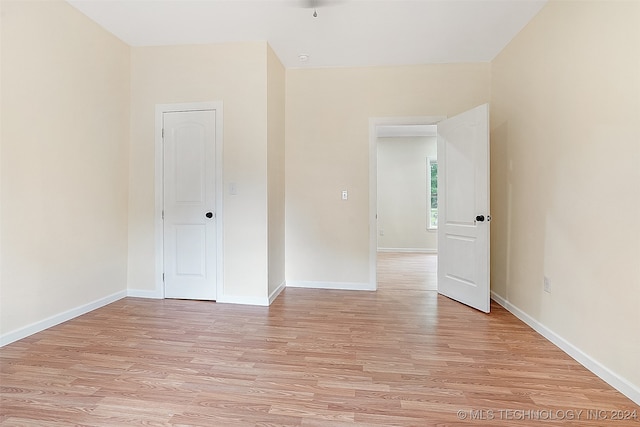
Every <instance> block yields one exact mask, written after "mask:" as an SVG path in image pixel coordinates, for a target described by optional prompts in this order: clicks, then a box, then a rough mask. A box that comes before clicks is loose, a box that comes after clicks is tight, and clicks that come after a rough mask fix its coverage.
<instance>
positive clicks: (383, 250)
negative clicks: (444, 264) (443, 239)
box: [378, 248, 438, 254]
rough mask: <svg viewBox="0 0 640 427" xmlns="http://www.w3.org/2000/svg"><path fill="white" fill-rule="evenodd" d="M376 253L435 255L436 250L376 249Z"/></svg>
mask: <svg viewBox="0 0 640 427" xmlns="http://www.w3.org/2000/svg"><path fill="white" fill-rule="evenodd" d="M378 252H400V253H418V254H437V253H438V250H437V249H424V248H378Z"/></svg>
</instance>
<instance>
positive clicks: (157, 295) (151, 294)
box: [127, 289, 164, 299]
mask: <svg viewBox="0 0 640 427" xmlns="http://www.w3.org/2000/svg"><path fill="white" fill-rule="evenodd" d="M127 296H128V297H135V298H150V299H163V298H164V295H162V291H160V292H158V291H156V290H153V291H149V290H147V289H127Z"/></svg>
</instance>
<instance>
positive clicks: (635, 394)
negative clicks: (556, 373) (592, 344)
mask: <svg viewBox="0 0 640 427" xmlns="http://www.w3.org/2000/svg"><path fill="white" fill-rule="evenodd" d="M491 299H493V300H494V301H495V302H497V303H498V304H500V305H501V306H502V307H504V308H505V309H506V310H507V311H509V312H510V313H511V314H513V315H514V316H516V317H517V318H518V319H520V320H522V321H523V322H524V323H526V324H527V325H528V326H530V327H531V328H532V329H533V330H534V331H536V332H538V333H539V334H540V335H542V336H543V337H545V338H546V339H548V340H549V341H551V342H552V343H553V344H555V345H556V346H557V347H559V348H560V349H561V350H562V351H564V352H565V353H567V354H568V355H569V356H571V357H572V358H574V359H575V360H576V361H577V362H578V363H580V364H581V365H582V366H584V367H585V368H587V369H588V370H590V371H591V372H593V373H594V374H595V375H596V376H598V377H599V378H600V379H602V380H603V381H605V382H606V383H608V384H609V385H610V386H611V387H613V388H615V389H616V390H618V391H619V392H620V393H622V394H624V395H625V396H627V397H628V398H629V399H631V400H632V401H633V402H635V403H636V404H637V405H640V387H638V386H636V385H634V384H632V383H631V382H629V381H627V380H626V379H625V378H623V377H621V376H620V375H618V374H616V373H615V372H613V371H611V370H610V369H609V368H607V367H606V366H604V365H603V364H602V363H600V362H598V361H597V360H595V359H593V358H592V357H591V356H589V355H588V354H586V353H585V352H583V351H582V350H580V349H579V348H578V347H576V346H574V345H573V344H571V343H570V342H569V341H567V340H565V339H564V338H562V337H561V336H560V335H558V334H556V333H555V332H553V331H552V330H551V329H549V328H547V327H546V326H544V325H543V324H542V323H540V322H538V321H537V320H536V319H534V318H533V317H531V316H529V315H528V314H527V313H525V312H524V311H522V310H520V309H519V308H518V307H516V306H515V305H513V304H511V303H510V302H509V301H507V300H506V299H504V298H503V297H501V296H500V295H498V294H496V293H495V292H491Z"/></svg>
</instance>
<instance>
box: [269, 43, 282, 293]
mask: <svg viewBox="0 0 640 427" xmlns="http://www.w3.org/2000/svg"><path fill="white" fill-rule="evenodd" d="M284 94H285V70H284V67H283V66H282V63H281V62H280V60H279V59H278V57H277V56H276V54H275V53H274V52H273V50H272V49H271V47H269V46H267V183H268V196H267V202H268V205H269V206H268V216H269V224H268V226H269V247H268V251H269V252H268V257H269V295H272V294H273V292H275V291H276V290H278V288H279V287H280V286H281V285H282V286H284V281H285V276H284V262H285V258H284V257H285V253H284V239H285V229H284V174H285V165H284Z"/></svg>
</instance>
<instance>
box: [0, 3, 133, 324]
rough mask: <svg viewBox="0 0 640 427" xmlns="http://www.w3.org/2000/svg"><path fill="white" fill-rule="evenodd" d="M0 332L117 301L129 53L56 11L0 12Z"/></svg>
mask: <svg viewBox="0 0 640 427" xmlns="http://www.w3.org/2000/svg"><path fill="white" fill-rule="evenodd" d="M1 31H2V47H1V49H2V82H1V85H2V98H1V99H2V146H1V151H2V155H1V157H2V196H1V197H2V199H1V201H0V202H1V206H2V207H1V209H2V222H1V227H0V235H1V240H2V247H3V252H2V258H1V259H0V264H1V270H0V271H1V276H2V287H1V288H0V313H1V315H0V334H1V335H4V334H7V333H10V332H13V331H16V330H20V329H22V328H25V327H27V326H29V325H31V324H33V323H36V322H41V321H43V320H44V319H46V318H48V317H50V316H55V315H59V314H60V313H62V312H65V311H67V310H70V309H75V308H78V307H81V306H85V305H87V304H89V303H92V302H95V301H98V300H101V299H103V298H106V297H109V296H113V295H114V294H116V293H120V294H121V295H124V292H125V290H126V271H127V170H128V164H127V162H128V153H127V145H128V140H129V134H128V129H129V48H128V46H126V45H125V44H124V43H122V42H120V41H119V40H117V39H116V38H115V37H113V36H112V35H110V34H108V33H107V32H105V31H104V30H102V29H101V28H100V27H98V26H97V25H96V24H95V23H93V22H92V21H90V20H88V19H87V18H86V17H85V16H83V15H81V14H80V13H79V12H77V11H76V10H75V9H73V8H72V7H71V6H69V5H68V4H67V3H65V2H24V1H23V2H11V1H3V2H2V30H1Z"/></svg>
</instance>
